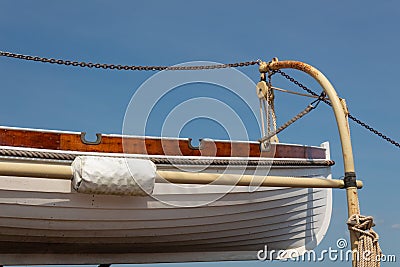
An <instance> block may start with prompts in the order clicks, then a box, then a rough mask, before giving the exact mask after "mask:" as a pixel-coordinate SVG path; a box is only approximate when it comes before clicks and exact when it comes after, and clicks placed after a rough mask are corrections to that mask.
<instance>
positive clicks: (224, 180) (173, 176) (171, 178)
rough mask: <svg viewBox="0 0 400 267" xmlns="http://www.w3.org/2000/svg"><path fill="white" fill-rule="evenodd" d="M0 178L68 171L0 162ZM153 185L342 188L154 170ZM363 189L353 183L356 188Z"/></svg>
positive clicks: (330, 182)
mask: <svg viewBox="0 0 400 267" xmlns="http://www.w3.org/2000/svg"><path fill="white" fill-rule="evenodd" d="M0 175H4V176H17V177H39V178H40V177H42V178H43V177H45V178H53V179H71V178H72V175H73V174H72V168H71V166H68V165H57V164H42V163H17V162H0ZM157 175H158V177H157V182H170V183H177V184H211V183H212V184H215V185H238V186H252V185H253V186H265V187H296V188H344V181H343V180H337V179H322V178H304V177H282V176H255V175H235V174H217V173H191V172H178V171H157ZM362 186H363V184H362V182H361V181H357V187H358V188H361V187H362Z"/></svg>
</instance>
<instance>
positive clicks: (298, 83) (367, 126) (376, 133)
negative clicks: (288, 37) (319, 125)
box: [273, 70, 400, 148]
mask: <svg viewBox="0 0 400 267" xmlns="http://www.w3.org/2000/svg"><path fill="white" fill-rule="evenodd" d="M273 72H274V73H279V74H280V75H282V76H283V77H285V78H286V79H288V80H289V81H291V82H292V83H294V84H295V85H297V86H298V87H300V88H301V89H303V90H304V91H306V92H308V93H309V94H312V95H313V96H318V94H317V93H315V92H314V91H312V90H311V89H310V88H308V87H307V86H305V85H303V84H302V83H300V82H299V81H297V80H295V79H294V78H293V77H291V76H290V75H289V74H287V73H285V72H283V71H281V70H274V71H273ZM321 100H322V101H323V102H324V103H326V104H328V105H329V106H332V104H331V103H330V102H329V101H328V100H327V99H325V98H323V99H321ZM348 117H349V119H351V120H352V121H354V122H355V123H357V124H358V125H361V126H362V127H364V128H365V129H367V130H368V131H370V132H372V133H373V134H375V135H377V136H379V137H380V138H382V139H384V140H385V141H387V142H389V143H391V144H392V145H394V146H396V147H398V148H400V143H398V142H396V141H395V140H393V139H392V138H390V137H388V136H386V135H385V134H383V133H382V132H380V131H378V130H376V129H375V128H373V127H372V126H370V125H368V124H367V123H365V122H363V121H361V120H360V119H358V118H356V117H355V116H353V115H351V114H350V113H349V114H348Z"/></svg>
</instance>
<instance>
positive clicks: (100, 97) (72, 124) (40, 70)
mask: <svg viewBox="0 0 400 267" xmlns="http://www.w3.org/2000/svg"><path fill="white" fill-rule="evenodd" d="M0 6H1V9H0V40H1V42H0V50H3V51H11V52H15V53H22V54H30V55H39V56H47V57H54V58H64V59H70V60H78V61H91V62H100V63H103V62H105V63H116V64H129V65H174V64H179V63H184V62H188V61H198V60H201V61H214V62H222V63H229V62H236V61H247V60H256V59H259V58H261V59H263V60H266V61H268V60H270V59H271V58H272V57H278V58H279V59H281V60H283V59H294V60H299V61H304V62H307V63H310V64H312V65H314V66H316V67H317V68H319V69H320V70H322V71H323V72H324V73H325V74H326V76H327V77H328V78H329V79H330V80H331V82H332V83H333V85H334V86H335V88H336V89H337V91H338V93H339V95H340V96H341V97H343V98H345V99H346V101H347V103H348V105H349V109H350V112H352V114H353V115H356V116H359V117H360V118H361V119H363V120H365V121H366V122H369V123H370V124H372V125H373V126H375V127H376V128H378V129H381V130H383V131H384V132H385V133H387V134H388V135H389V136H392V137H393V138H394V139H397V140H399V139H400V135H399V118H398V115H399V112H398V110H399V104H398V102H399V99H400V90H398V83H399V73H398V62H399V61H400V53H399V50H398V49H399V47H400V35H399V28H398V26H399V25H400V3H399V2H398V1H394V0H392V1H196V2H194V1H193V2H189V1H143V2H139V1H137V2H136V1H63V2H61V1H41V0H38V1H20V0H13V1H5V0H3V1H1V5H0ZM240 71H243V72H244V73H245V74H246V75H248V76H249V77H250V79H252V80H253V81H254V82H257V81H258V76H259V74H258V70H257V67H255V66H253V67H247V68H243V69H240ZM290 73H291V74H293V76H296V78H298V79H299V80H300V81H302V82H304V83H305V84H306V85H308V86H310V87H312V88H313V89H314V90H316V91H319V90H320V88H319V87H318V85H317V84H315V83H314V82H313V81H311V80H310V79H308V78H307V77H305V76H304V75H302V74H300V73H297V72H290ZM153 74H154V73H152V72H118V71H105V70H93V69H80V68H72V67H64V66H54V65H50V64H41V63H34V62H23V61H18V60H11V59H7V58H0V90H1V98H0V99H1V100H0V101H1V105H0V125H4V126H18V127H33V128H46V129H60V130H74V131H86V132H88V133H91V134H93V133H95V132H102V133H120V132H121V131H122V124H123V119H124V114H125V110H126V108H127V105H128V103H129V101H130V99H131V97H132V95H133V94H134V93H135V91H136V90H137V88H139V87H140V86H141V84H142V83H143V82H145V81H146V80H147V79H148V78H149V77H150V76H151V75H153ZM274 83H276V85H277V86H281V87H285V88H290V89H296V88H295V87H294V86H292V85H290V84H288V83H287V82H285V81H284V80H283V79H281V78H278V77H276V78H274ZM192 87H193V88H191V87H190V86H188V88H187V92H185V91H182V92H181V93H180V94H178V93H177V97H176V98H173V99H174V101H176V102H168V103H169V104H170V105H172V106H173V104H171V103H178V102H179V101H180V100H182V99H187V98H190V96H191V95H196V92H198V91H199V90H202V92H203V93H204V95H206V96H210V97H212V96H215V94H216V93H215V91H213V90H211V89H210V88H212V86H209V87H207V86H205V85H197V87H196V86H192ZM207 90H208V91H207ZM250 90H254V89H253V88H252V89H250ZM254 92H255V90H254ZM254 97H256V96H255V95H254ZM171 99H172V98H171ZM225 99H227V100H226V101H228V102H229V101H230V102H229V103H231V105H232V106H235V104H234V103H235V101H236V100H235V99H234V98H232V97H229V96H228V97H226V98H225ZM171 101H173V100H171ZM308 102H309V100H308V99H306V100H305V99H302V98H298V97H293V96H287V95H282V94H280V93H277V99H276V105H277V113H278V122H279V123H283V122H285V121H286V120H287V119H289V118H291V117H292V116H293V115H294V114H296V113H297V112H299V111H300V110H301V109H303V108H304V107H305V106H306V105H307V104H308ZM169 108H171V107H169ZM167 110H168V108H167ZM240 112H242V111H239V113H240ZM157 122H158V123H160V121H157V119H156V118H155V123H157ZM151 131H153V132H151ZM249 131H250V134H249V135H250V139H256V138H257V134H258V132H257V129H253V128H252V129H250V130H249ZM150 133H155V134H156V133H157V131H156V130H151V129H150ZM351 133H352V140H353V147H354V155H355V160H356V170H357V173H358V177H359V178H360V179H362V180H363V181H364V182H365V188H364V189H362V190H361V191H360V202H361V210H362V213H363V214H365V215H373V216H375V218H376V221H377V226H376V227H375V229H376V230H377V231H378V232H379V234H380V236H381V246H382V249H383V250H384V253H386V254H396V255H397V257H398V258H399V257H400V244H399V242H398V240H400V213H399V210H398V204H397V203H398V202H399V200H400V197H399V196H400V194H399V193H398V188H399V186H400V180H399V179H398V178H399V175H398V165H399V159H400V154H399V152H400V151H399V149H398V148H395V147H393V146H391V145H390V144H388V143H386V142H384V141H382V140H381V139H379V138H377V137H375V136H373V135H371V134H370V133H369V132H367V131H365V130H364V129H362V128H361V127H359V126H357V125H355V124H353V123H351ZM180 135H181V136H185V137H193V138H201V137H210V138H224V137H226V132H224V130H223V128H221V127H220V125H217V124H215V123H214V122H211V121H209V120H202V119H200V120H197V121H192V122H191V123H190V124H188V125H186V127H185V128H183V130H182V132H181V133H180ZM280 138H281V140H282V141H284V142H289V143H302V144H309V145H319V144H320V143H322V142H323V141H326V140H329V141H330V142H331V150H332V158H333V159H334V160H336V162H337V164H336V165H335V166H334V168H333V174H334V177H336V178H339V177H340V176H342V175H343V164H342V162H341V154H340V146H339V139H338V133H337V130H336V127H335V125H334V118H333V114H332V112H331V110H330V109H329V108H328V107H326V106H324V105H321V106H319V107H318V110H317V111H313V113H312V114H310V115H308V116H307V117H306V118H304V119H302V120H301V122H298V123H296V124H295V125H293V126H292V127H291V128H290V129H288V130H287V131H285V132H283V133H282V134H281V135H280ZM333 196H334V206H333V216H332V221H331V225H330V228H329V230H328V234H327V237H326V238H325V239H324V241H323V242H322V243H321V245H320V249H325V248H327V247H329V246H335V244H336V240H337V239H338V238H341V237H345V238H347V230H346V225H345V221H346V219H347V214H346V202H345V192H344V191H342V190H336V191H334V193H333ZM243 264H244V265H245V266H254V267H260V266H264V265H266V264H268V265H270V266H283V264H285V266H306V265H305V264H301V263H279V262H277V263H265V262H245V263H206V264H205V263H202V264H200V263H194V264H184V265H182V264H172V265H167V264H166V265H165V266H188V265H189V266H207V267H209V266H243ZM319 264H321V263H319ZM325 264H332V263H329V262H328V263H325ZM308 265H309V264H308V263H307V266H308ZM311 265H313V264H311ZM315 265H317V264H315ZM149 266H153V265H149ZM154 266H155V265H154ZM157 266H158V265H157ZM160 266H164V265H160ZM334 266H349V263H339V262H338V263H335V265H334ZM385 266H397V265H396V263H392V264H387V265H385Z"/></svg>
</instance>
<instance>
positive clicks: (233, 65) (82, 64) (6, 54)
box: [0, 51, 260, 71]
mask: <svg viewBox="0 0 400 267" xmlns="http://www.w3.org/2000/svg"><path fill="white" fill-rule="evenodd" d="M0 56H3V57H9V58H16V59H22V60H28V61H37V62H44V63H51V64H58V65H65V66H74V67H82V68H85V67H86V68H96V69H100V68H102V69H111V70H114V69H116V70H130V71H136V70H139V71H161V70H209V69H225V68H237V67H246V66H251V65H258V64H259V63H260V60H255V61H245V62H237V63H229V64H215V65H204V66H135V65H115V64H100V63H92V62H78V61H71V60H63V59H54V58H46V57H37V56H29V55H22V54H15V53H11V52H4V51H0Z"/></svg>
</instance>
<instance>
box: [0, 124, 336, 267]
mask: <svg viewBox="0 0 400 267" xmlns="http://www.w3.org/2000/svg"><path fill="white" fill-rule="evenodd" d="M78 156H100V157H128V158H142V159H148V160H151V161H152V162H153V163H154V164H155V165H156V166H157V170H161V171H171V170H178V169H179V170H182V169H183V170H184V171H186V172H201V173H209V174H210V175H211V174H219V173H229V174H235V173H244V174H246V175H252V174H254V173H258V174H260V173H261V174H264V175H266V174H269V175H273V176H282V177H313V178H323V179H331V165H333V164H334V162H333V161H332V160H331V159H330V155H329V145H328V143H324V144H322V145H321V146H319V147H316V146H303V145H292V144H282V143H272V144H270V147H269V148H268V149H261V148H260V144H259V143H258V142H239V141H216V140H209V139H205V140H201V142H200V146H199V147H193V146H192V145H191V142H190V140H188V139H181V138H156V137H134V136H121V135H106V134H104V135H98V136H97V140H96V141H92V142H90V141H87V140H86V137H85V134H84V133H76V132H62V131H48V130H35V129H22V128H11V127H1V128H0V162H1V163H29V164H48V165H62V166H68V165H70V164H71V162H72V161H73V160H74V159H75V158H76V157H78ZM331 198H332V196H331V189H328V188H289V187H257V186H250V187H249V186H233V187H232V186H228V185H218V184H217V185H207V186H199V185H193V184H180V185H179V186H177V185H176V184H172V183H158V182H156V183H155V186H154V191H153V193H152V194H151V195H148V196H144V197H143V196H116V195H102V194H83V193H78V192H76V191H75V190H74V189H73V188H72V187H71V180H70V179H55V178H54V177H51V176H50V177H49V176H43V177H28V176H27V177H24V176H12V175H3V176H0V210H1V212H0V264H2V265H25V264H98V263H156V262H184V261H221V260H256V259H257V258H258V257H259V256H260V255H259V254H260V253H259V252H260V250H264V248H265V246H268V250H276V251H278V250H284V251H288V250H292V249H295V250H296V251H298V253H300V254H301V253H303V252H304V251H306V250H309V249H313V248H314V247H316V246H317V245H318V244H319V243H320V241H321V240H322V238H323V237H324V235H325V233H326V231H327V229H328V226H329V222H330V217H331V209H332V199H331Z"/></svg>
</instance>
